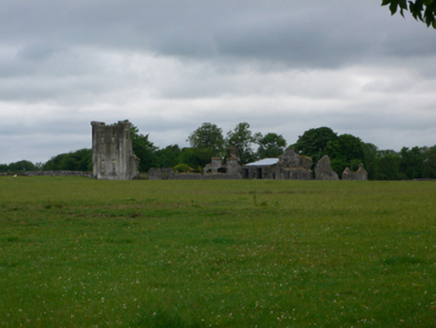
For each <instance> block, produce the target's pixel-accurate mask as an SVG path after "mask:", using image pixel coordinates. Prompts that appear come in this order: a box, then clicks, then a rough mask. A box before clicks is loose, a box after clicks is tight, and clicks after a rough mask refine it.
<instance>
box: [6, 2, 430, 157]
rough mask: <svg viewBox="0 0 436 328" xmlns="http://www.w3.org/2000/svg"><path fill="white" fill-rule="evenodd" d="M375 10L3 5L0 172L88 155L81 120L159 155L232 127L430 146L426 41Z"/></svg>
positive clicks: (292, 137) (411, 24) (344, 5)
mask: <svg viewBox="0 0 436 328" xmlns="http://www.w3.org/2000/svg"><path fill="white" fill-rule="evenodd" d="M380 2H381V1H378V0H374V1H342V0H331V1H318V0H317V1H315V0H306V1H293V0H269V1H266V0H265V1H260V0H232V1H230V0H223V1H216V0H186V1H180V0H166V1H156V0H153V1H152V0H144V1H140V0H127V1H119V0H92V1H88V0H87V1H85V0H75V1H68V2H67V1H50V2H49V1H42V0H35V1H33V0H32V1H31V0H14V1H4V2H2V4H1V5H0V58H1V60H0V85H1V88H0V114H1V117H2V120H0V135H1V139H0V155H1V156H2V157H0V163H2V162H8V161H9V162H10V161H13V160H20V159H23V158H28V159H30V160H34V161H45V160H47V159H48V158H49V157H51V156H53V155H56V154H57V153H61V152H67V151H70V150H74V149H80V148H84V147H89V146H90V145H89V142H90V140H89V139H90V125H89V122H90V121H92V120H98V121H104V122H107V123H113V122H116V121H118V120H123V119H130V120H131V121H132V122H133V123H134V124H135V125H137V126H138V127H139V128H140V131H141V132H143V133H145V134H147V133H150V140H152V141H153V142H155V143H156V144H157V145H158V146H161V147H164V146H166V145H168V144H176V143H177V144H180V145H184V144H186V143H185V140H186V138H187V136H188V135H189V133H191V132H192V131H193V130H194V129H195V128H197V127H198V126H199V125H200V124H201V123H203V122H213V123H216V124H218V125H219V126H221V127H222V128H223V130H224V131H225V132H227V131H228V130H230V129H232V128H234V126H235V125H236V124H237V123H239V122H243V121H246V122H249V123H250V124H251V126H252V129H253V130H254V131H260V132H262V133H268V132H277V133H280V134H283V135H284V136H285V138H286V139H287V140H288V143H293V142H295V141H296V138H298V135H301V134H302V133H304V131H305V130H307V129H310V128H314V127H318V126H330V127H332V128H333V129H334V130H335V131H338V132H340V133H351V134H355V135H357V136H360V137H361V138H362V139H363V140H364V141H367V142H372V143H375V144H376V145H378V146H380V147H382V148H396V149H397V150H398V149H399V148H401V146H409V143H411V142H414V143H415V145H432V143H433V144H434V143H435V142H434V141H433V139H434V138H433V137H430V136H433V135H435V134H436V133H435V128H433V126H436V116H435V114H434V110H433V106H434V103H435V102H436V95H435V94H434V89H435V88H436V79H435V76H436V75H435V68H434V67H435V66H434V62H435V60H436V58H435V57H436V42H435V41H436V40H435V37H436V33H435V32H434V31H433V30H431V29H427V28H426V27H425V26H424V25H423V24H420V23H417V22H415V21H414V20H413V19H412V18H410V16H407V15H406V17H407V19H403V18H402V17H401V16H399V15H398V16H394V17H390V13H389V10H388V8H386V7H383V8H382V7H380ZM17 145H20V146H19V147H17ZM411 146H413V145H411ZM26 154H29V157H27V155H26Z"/></svg>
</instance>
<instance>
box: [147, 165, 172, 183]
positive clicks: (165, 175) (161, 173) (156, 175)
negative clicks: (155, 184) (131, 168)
mask: <svg viewBox="0 0 436 328" xmlns="http://www.w3.org/2000/svg"><path fill="white" fill-rule="evenodd" d="M174 175H175V174H174V170H173V169H156V168H153V167H152V168H151V169H150V170H148V180H173V179H174Z"/></svg>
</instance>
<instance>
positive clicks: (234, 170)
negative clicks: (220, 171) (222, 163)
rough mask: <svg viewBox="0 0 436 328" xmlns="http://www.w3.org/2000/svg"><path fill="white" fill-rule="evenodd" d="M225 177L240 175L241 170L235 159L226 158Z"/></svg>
mask: <svg viewBox="0 0 436 328" xmlns="http://www.w3.org/2000/svg"><path fill="white" fill-rule="evenodd" d="M226 167H227V175H241V173H242V168H241V165H239V163H238V160H237V159H236V157H235V158H228V159H227V161H226Z"/></svg>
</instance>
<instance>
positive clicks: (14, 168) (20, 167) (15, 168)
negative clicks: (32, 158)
mask: <svg viewBox="0 0 436 328" xmlns="http://www.w3.org/2000/svg"><path fill="white" fill-rule="evenodd" d="M35 170H36V167H35V165H34V164H33V163H32V162H29V161H26V160H22V161H18V162H15V163H11V164H9V165H8V171H10V172H25V171H35Z"/></svg>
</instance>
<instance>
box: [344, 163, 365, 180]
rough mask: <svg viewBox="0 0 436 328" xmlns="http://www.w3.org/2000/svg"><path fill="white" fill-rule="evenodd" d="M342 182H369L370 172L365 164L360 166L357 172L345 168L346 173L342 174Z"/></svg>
mask: <svg viewBox="0 0 436 328" xmlns="http://www.w3.org/2000/svg"><path fill="white" fill-rule="evenodd" d="M342 180H348V181H367V180H368V172H366V170H365V168H364V167H363V164H360V165H359V168H358V169H357V171H356V172H353V171H351V170H350V168H348V167H347V168H345V170H344V172H342Z"/></svg>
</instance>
